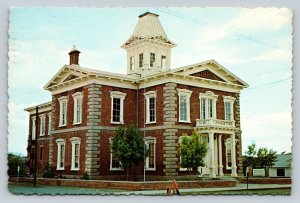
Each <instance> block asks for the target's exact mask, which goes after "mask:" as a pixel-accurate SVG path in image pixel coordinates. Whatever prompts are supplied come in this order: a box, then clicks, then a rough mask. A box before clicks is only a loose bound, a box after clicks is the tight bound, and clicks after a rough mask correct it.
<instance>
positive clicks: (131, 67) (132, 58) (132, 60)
mask: <svg viewBox="0 0 300 203" xmlns="http://www.w3.org/2000/svg"><path fill="white" fill-rule="evenodd" d="M134 68H135V61H134V56H131V57H130V70H131V71H133V70H134Z"/></svg>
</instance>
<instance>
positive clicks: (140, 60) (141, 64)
mask: <svg viewBox="0 0 300 203" xmlns="http://www.w3.org/2000/svg"><path fill="white" fill-rule="evenodd" d="M143 59H144V55H143V53H141V54H139V68H142V67H143V63H144V62H143Z"/></svg>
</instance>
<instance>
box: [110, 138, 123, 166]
mask: <svg viewBox="0 0 300 203" xmlns="http://www.w3.org/2000/svg"><path fill="white" fill-rule="evenodd" d="M111 143H112V139H111V138H109V146H110V147H109V154H110V159H109V170H110V171H124V169H123V168H121V167H120V168H113V167H112V157H113V155H112V148H111ZM119 164H120V165H121V162H120V161H119Z"/></svg>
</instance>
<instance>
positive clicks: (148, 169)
mask: <svg viewBox="0 0 300 203" xmlns="http://www.w3.org/2000/svg"><path fill="white" fill-rule="evenodd" d="M146 171H156V168H146Z"/></svg>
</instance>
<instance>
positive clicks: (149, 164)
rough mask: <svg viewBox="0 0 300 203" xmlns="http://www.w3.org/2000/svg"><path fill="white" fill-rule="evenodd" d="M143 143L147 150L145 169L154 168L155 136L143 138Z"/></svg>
mask: <svg viewBox="0 0 300 203" xmlns="http://www.w3.org/2000/svg"><path fill="white" fill-rule="evenodd" d="M145 144H146V146H147V148H148V150H149V155H148V157H147V158H146V170H155V169H156V163H155V162H156V160H155V145H156V138H153V137H147V138H146V139H145Z"/></svg>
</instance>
